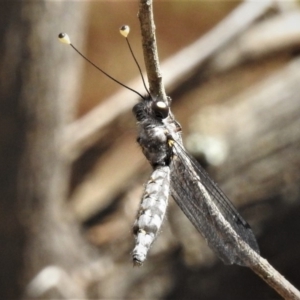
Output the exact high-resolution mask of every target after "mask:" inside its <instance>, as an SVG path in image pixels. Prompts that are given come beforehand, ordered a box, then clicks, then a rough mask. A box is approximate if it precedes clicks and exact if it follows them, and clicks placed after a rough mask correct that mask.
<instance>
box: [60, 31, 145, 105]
mask: <svg viewBox="0 0 300 300" xmlns="http://www.w3.org/2000/svg"><path fill="white" fill-rule="evenodd" d="M58 39H59V40H60V42H62V43H63V44H67V45H70V46H71V47H72V48H73V49H74V50H75V51H76V52H77V53H78V54H79V55H80V56H81V57H83V58H84V59H85V60H86V61H87V62H89V63H90V64H91V65H92V66H94V67H95V68H96V69H97V70H99V71H100V72H102V73H103V74H104V75H106V76H107V77H108V78H110V79H111V80H113V81H114V82H116V83H118V84H120V85H121V86H123V87H124V88H126V89H128V90H130V91H132V92H134V93H135V94H137V95H139V97H141V98H142V99H145V97H143V96H142V95H141V94H140V93H139V92H137V91H135V90H134V89H132V88H130V87H128V86H127V85H125V84H123V83H122V82H120V81H119V80H117V79H115V78H113V77H112V76H110V75H109V74H107V73H106V72H104V71H103V70H102V69H100V68H99V67H98V66H97V65H95V64H94V63H93V62H92V61H90V60H89V59H88V58H87V57H86V56H84V55H83V54H82V53H81V52H80V51H79V50H77V48H76V47H75V46H74V45H73V44H72V43H71V40H70V37H69V36H68V35H67V34H66V33H60V34H59V35H58Z"/></svg>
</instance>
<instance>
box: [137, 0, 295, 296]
mask: <svg viewBox="0 0 300 300" xmlns="http://www.w3.org/2000/svg"><path fill="white" fill-rule="evenodd" d="M248 3H250V2H248ZM139 19H140V22H141V31H142V36H143V48H144V55H145V56H148V55H149V56H150V57H145V62H146V66H147V72H148V70H149V72H151V73H150V74H149V78H151V79H150V80H149V82H150V89H151V91H152V92H155V93H156V92H157V93H160V92H161V91H163V87H161V84H162V78H161V74H160V68H159V62H158V57H157V50H156V43H155V31H154V29H155V27H154V22H153V14H152V1H150V0H147V1H145V0H140V11H139ZM151 64H153V65H152V66H151ZM153 72H154V73H155V72H157V74H156V75H155V74H153ZM155 78H156V79H157V81H158V82H157V83H155V82H153V80H155ZM156 89H157V90H156ZM211 205H212V209H213V208H214V206H215V204H214V203H213V202H212V201H211ZM215 222H216V226H220V227H221V228H223V230H224V231H225V232H226V235H227V236H229V237H230V241H231V243H230V245H228V247H231V245H234V246H233V249H232V251H234V252H236V254H237V255H238V256H239V258H240V259H241V260H242V261H243V262H244V263H245V264H246V265H248V266H249V267H250V268H251V269H252V270H253V271H254V272H255V273H256V274H258V275H259V276H260V277H261V278H262V279H263V280H264V281H265V282H266V283H267V284H268V285H269V286H270V287H272V288H273V289H274V290H275V291H277V293H278V294H280V295H281V296H282V297H283V298H285V299H300V292H299V291H298V290H297V289H296V288H295V287H294V286H293V285H292V284H291V283H290V282H288V281H287V280H286V279H285V278H284V277H283V276H282V275H281V274H280V273H278V272H277V271H276V270H275V269H274V268H273V267H272V266H271V265H270V264H269V263H268V262H267V261H266V260H265V259H263V258H262V257H261V256H259V255H258V254H257V253H256V252H255V251H253V250H252V249H251V248H250V247H249V246H248V244H247V243H245V242H244V241H243V240H242V239H241V238H240V237H239V236H238V235H237V233H236V232H235V231H234V230H233V228H232V227H231V226H229V223H228V222H227V221H226V220H225V219H224V217H223V216H222V215H215Z"/></svg>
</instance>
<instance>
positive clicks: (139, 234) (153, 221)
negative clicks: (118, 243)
mask: <svg viewBox="0 0 300 300" xmlns="http://www.w3.org/2000/svg"><path fill="white" fill-rule="evenodd" d="M169 181H170V168H169V167H168V166H164V167H163V166H162V167H157V168H156V169H155V170H154V171H153V173H152V175H151V177H150V180H149V181H148V182H147V185H146V188H145V192H144V194H143V197H142V201H141V206H140V209H139V211H138V216H137V219H136V221H135V223H134V226H133V232H134V235H135V240H136V241H135V248H134V249H133V253H132V256H133V261H134V263H135V264H137V265H140V264H142V263H143V262H144V260H145V259H146V256H147V253H148V251H149V249H150V246H151V244H152V243H153V241H154V239H155V237H156V236H157V234H158V232H159V230H160V227H161V225H162V222H163V219H164V216H165V212H166V209H167V205H168V198H169V192H170V191H169V186H170V184H169Z"/></svg>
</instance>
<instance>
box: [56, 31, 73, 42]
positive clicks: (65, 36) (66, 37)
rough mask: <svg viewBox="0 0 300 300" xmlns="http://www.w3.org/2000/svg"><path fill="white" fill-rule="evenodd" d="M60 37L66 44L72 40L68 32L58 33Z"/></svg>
mask: <svg viewBox="0 0 300 300" xmlns="http://www.w3.org/2000/svg"><path fill="white" fill-rule="evenodd" d="M58 39H59V41H60V42H62V43H64V44H68V45H70V44H71V40H70V38H69V36H68V35H67V34H66V33H60V34H59V35H58Z"/></svg>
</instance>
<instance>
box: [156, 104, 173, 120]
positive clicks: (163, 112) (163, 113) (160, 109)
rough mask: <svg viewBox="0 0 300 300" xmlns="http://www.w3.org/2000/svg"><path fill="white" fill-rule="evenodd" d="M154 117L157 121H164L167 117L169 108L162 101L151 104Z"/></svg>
mask: <svg viewBox="0 0 300 300" xmlns="http://www.w3.org/2000/svg"><path fill="white" fill-rule="evenodd" d="M152 105H153V106H152V108H153V111H154V113H155V116H156V117H157V118H159V119H165V118H166V117H167V116H168V115H169V106H168V105H167V104H166V103H165V102H163V101H157V102H153V104H152Z"/></svg>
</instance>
